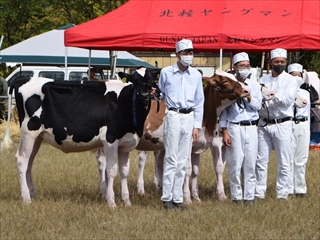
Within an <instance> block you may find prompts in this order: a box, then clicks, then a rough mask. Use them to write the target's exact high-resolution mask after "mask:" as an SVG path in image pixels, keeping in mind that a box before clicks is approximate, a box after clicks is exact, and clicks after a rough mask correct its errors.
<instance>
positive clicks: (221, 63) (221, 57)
mask: <svg viewBox="0 0 320 240" xmlns="http://www.w3.org/2000/svg"><path fill="white" fill-rule="evenodd" d="M220 69H221V70H222V48H220Z"/></svg>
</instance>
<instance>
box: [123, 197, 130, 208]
mask: <svg viewBox="0 0 320 240" xmlns="http://www.w3.org/2000/svg"><path fill="white" fill-rule="evenodd" d="M124 205H125V206H126V207H130V206H131V202H130V200H129V199H128V200H126V201H124Z"/></svg>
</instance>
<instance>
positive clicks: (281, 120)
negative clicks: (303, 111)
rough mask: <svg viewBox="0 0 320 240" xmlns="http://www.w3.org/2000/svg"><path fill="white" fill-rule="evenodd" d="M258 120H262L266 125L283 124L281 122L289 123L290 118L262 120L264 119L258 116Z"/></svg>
mask: <svg viewBox="0 0 320 240" xmlns="http://www.w3.org/2000/svg"><path fill="white" fill-rule="evenodd" d="M260 119H261V120H263V121H264V122H266V123H283V122H286V121H291V120H292V117H285V118H278V119H267V118H264V117H261V116H260Z"/></svg>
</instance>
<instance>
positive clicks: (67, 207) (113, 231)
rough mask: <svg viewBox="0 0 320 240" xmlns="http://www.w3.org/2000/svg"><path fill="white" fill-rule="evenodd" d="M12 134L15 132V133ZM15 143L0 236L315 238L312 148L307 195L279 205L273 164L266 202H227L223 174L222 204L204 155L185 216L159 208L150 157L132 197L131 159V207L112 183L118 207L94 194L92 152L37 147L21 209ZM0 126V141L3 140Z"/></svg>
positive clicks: (1, 170)
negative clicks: (141, 186)
mask: <svg viewBox="0 0 320 240" xmlns="http://www.w3.org/2000/svg"><path fill="white" fill-rule="evenodd" d="M16 132H18V131H16ZM16 132H14V133H13V135H14V136H15V138H14V146H13V148H12V149H10V150H6V151H4V152H1V153H0V154H1V155H0V156H1V159H0V239H320V214H319V213H320V188H319V183H320V175H319V172H320V171H319V170H320V168H319V165H320V157H319V156H320V152H319V151H310V157H309V162H308V165H307V184H308V196H309V197H307V198H300V197H290V198H289V200H288V201H277V200H276V195H275V181H276V174H277V170H276V162H275V156H274V153H273V154H272V158H271V161H270V164H269V176H268V189H267V196H266V199H265V200H264V201H260V202H258V203H257V204H256V205H254V206H238V205H234V204H232V202H231V200H230V197H229V196H230V194H229V184H228V180H227V169H226V171H225V179H224V182H225V187H226V193H227V195H228V200H227V201H226V202H218V201H217V200H216V195H215V189H214V186H215V183H216V180H215V174H214V171H213V163H212V160H211V154H210V153H209V151H207V152H205V153H204V154H203V155H202V156H201V168H200V178H199V191H200V198H201V200H202V203H201V204H199V203H196V202H194V203H193V204H192V205H189V206H188V210H187V211H183V212H166V211H165V210H163V207H162V204H161V201H160V196H161V190H159V189H156V188H155V186H154V184H153V160H152V158H151V157H149V158H148V161H147V164H146V169H145V189H146V194H145V196H139V195H137V194H136V183H137V177H138V163H137V153H136V152H135V151H134V152H132V153H131V155H130V159H131V162H130V163H131V169H130V177H129V180H128V182H129V190H130V198H131V203H132V206H131V207H125V206H124V205H123V204H122V203H121V197H120V176H119V174H118V175H117V178H116V180H115V197H116V203H117V208H116V209H110V208H108V207H107V205H106V202H105V200H103V199H101V197H100V196H99V183H98V168H97V162H96V160H95V153H94V152H84V153H69V154H64V153H62V152H60V151H59V150H57V149H54V148H53V147H51V146H49V145H47V144H43V145H42V147H41V148H40V151H39V153H38V155H37V156H36V159H35V162H34V165H33V180H34V184H35V187H36V190H37V195H38V198H39V200H38V201H33V202H32V203H31V204H29V205H26V204H23V203H22V200H21V198H20V186H19V179H18V171H17V166H16V162H15V158H14V154H15V152H16V149H17V147H18V143H19V140H18V137H17V136H16ZM3 133H4V131H3V129H2V130H1V128H0V139H2V138H3Z"/></svg>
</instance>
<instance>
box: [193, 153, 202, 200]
mask: <svg viewBox="0 0 320 240" xmlns="http://www.w3.org/2000/svg"><path fill="white" fill-rule="evenodd" d="M191 163H192V175H191V178H192V184H191V192H192V197H193V198H194V200H196V201H198V202H201V200H200V197H199V189H198V176H199V169H200V154H194V153H192V154H191Z"/></svg>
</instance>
